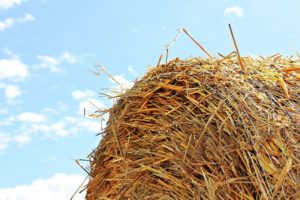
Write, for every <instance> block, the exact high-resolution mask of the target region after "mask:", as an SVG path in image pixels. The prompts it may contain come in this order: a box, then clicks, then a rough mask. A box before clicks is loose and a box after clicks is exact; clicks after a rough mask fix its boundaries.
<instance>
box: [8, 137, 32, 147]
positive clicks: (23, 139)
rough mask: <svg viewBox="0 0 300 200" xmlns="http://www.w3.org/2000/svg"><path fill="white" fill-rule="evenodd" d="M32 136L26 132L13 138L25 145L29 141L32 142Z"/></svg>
mask: <svg viewBox="0 0 300 200" xmlns="http://www.w3.org/2000/svg"><path fill="white" fill-rule="evenodd" d="M31 139H32V138H31V137H30V136H29V135H26V134H19V135H16V136H14V137H13V140H14V141H15V142H16V143H17V144H20V145H25V144H28V143H29V142H31Z"/></svg>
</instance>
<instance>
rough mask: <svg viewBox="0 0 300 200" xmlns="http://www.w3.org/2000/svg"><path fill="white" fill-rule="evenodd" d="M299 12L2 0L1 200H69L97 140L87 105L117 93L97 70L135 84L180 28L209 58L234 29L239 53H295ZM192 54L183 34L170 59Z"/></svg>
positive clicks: (224, 49)
mask: <svg viewBox="0 0 300 200" xmlns="http://www.w3.org/2000/svg"><path fill="white" fill-rule="evenodd" d="M299 8H300V1H296V0H294V1H292V0H287V1H277V0H275V1H274V0H273V1H271V0H266V1H259V0H243V1H234V0H224V1H217V0H213V1H211V0H189V1H186V0H185V1H184V0H163V1H161V0H152V1H145V0H127V1H121V0H119V1H117V0H112V1H103V0H85V1H83V0H81V1H80V0H64V1H61V0H0V180H1V181H0V200H19V199H22V200H38V199H45V200H48V199H49V200H53V199H57V200H65V199H69V198H70V197H71V196H72V195H73V193H74V192H75V190H76V189H77V188H78V187H79V185H80V184H81V183H82V182H83V180H84V179H85V177H86V174H85V172H84V171H83V170H82V169H80V167H79V166H78V165H76V163H75V162H74V160H75V159H79V158H83V159H84V158H86V156H87V155H88V154H89V153H90V152H91V151H92V149H93V148H95V147H96V146H97V145H98V143H99V140H100V138H99V137H96V133H98V132H99V129H100V122H99V121H97V120H94V119H89V118H87V117H84V116H83V109H84V108H85V109H86V112H87V113H92V112H93V111H94V110H96V109H97V108H105V107H109V106H110V105H111V102H110V101H109V100H107V99H104V98H100V97H99V93H100V92H103V89H107V88H115V89H120V88H118V85H117V84H115V83H114V82H113V81H111V80H110V79H109V77H108V76H106V75H101V76H96V75H95V74H94V73H92V71H96V70H98V68H97V67H95V66H96V65H98V64H100V65H103V66H105V68H106V69H107V70H108V71H109V72H110V73H111V74H112V75H113V76H114V77H115V79H117V80H118V81H119V82H120V83H121V84H122V86H123V87H128V86H130V85H131V84H132V81H134V80H135V79H136V78H138V77H141V76H142V75H143V74H144V73H145V71H146V70H147V67H148V66H149V65H155V64H156V62H157V60H158V57H159V55H160V54H161V53H164V48H165V45H166V44H168V43H170V41H171V40H172V39H173V37H174V36H175V35H176V33H177V31H178V29H180V28H183V27H185V28H186V29H188V31H189V32H190V34H192V35H193V36H194V37H195V38H196V39H197V40H198V41H199V42H200V43H201V44H202V45H204V46H205V47H206V48H207V49H208V51H209V52H210V53H212V54H214V55H216V54H217V53H223V54H226V53H229V52H230V51H232V49H233V48H232V41H231V39H230V34H229V31H228V27H227V24H228V23H231V24H232V26H233V28H234V32H235V35H236V39H237V42H238V46H239V48H240V53H241V54H242V55H263V56H265V55H272V54H275V53H278V52H281V53H283V54H285V55H290V54H295V52H296V50H297V49H299V48H300V39H299V35H300V28H299V27H300V26H299V25H300V14H299ZM191 55H192V56H205V55H203V53H202V52H201V51H200V50H199V49H198V48H197V47H196V46H195V45H194V43H193V42H191V40H190V39H189V38H187V37H186V36H185V35H182V36H181V38H180V39H179V40H178V41H177V42H176V44H175V45H174V46H172V48H171V49H170V57H177V56H180V57H183V58H186V57H188V56H191ZM82 165H84V166H85V165H88V163H84V162H83V163H82ZM83 196H84V194H83V193H82V194H77V195H76V196H75V199H83Z"/></svg>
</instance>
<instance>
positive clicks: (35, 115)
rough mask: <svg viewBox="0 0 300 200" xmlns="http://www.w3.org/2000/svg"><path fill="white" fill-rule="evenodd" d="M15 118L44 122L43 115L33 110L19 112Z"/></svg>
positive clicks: (23, 120) (24, 120)
mask: <svg viewBox="0 0 300 200" xmlns="http://www.w3.org/2000/svg"><path fill="white" fill-rule="evenodd" d="M17 118H18V120H19V121H22V122H44V121H45V120H46V118H45V117H44V116H43V115H41V114H38V113H34V112H24V113H21V114H19V115H18V117H17Z"/></svg>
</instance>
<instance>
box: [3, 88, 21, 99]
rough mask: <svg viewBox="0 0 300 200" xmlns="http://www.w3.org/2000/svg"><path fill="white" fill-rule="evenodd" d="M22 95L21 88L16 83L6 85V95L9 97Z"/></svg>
mask: <svg viewBox="0 0 300 200" xmlns="http://www.w3.org/2000/svg"><path fill="white" fill-rule="evenodd" d="M20 95H21V90H20V88H19V87H18V86H15V85H6V87H5V96H6V98H8V99H14V98H16V97H18V96H20Z"/></svg>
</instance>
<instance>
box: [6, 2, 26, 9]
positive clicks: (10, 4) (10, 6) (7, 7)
mask: <svg viewBox="0 0 300 200" xmlns="http://www.w3.org/2000/svg"><path fill="white" fill-rule="evenodd" d="M25 1H26V0H0V10H7V9H9V8H13V7H14V6H17V5H20V4H21V3H23V2H25Z"/></svg>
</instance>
